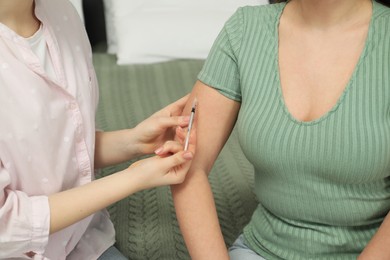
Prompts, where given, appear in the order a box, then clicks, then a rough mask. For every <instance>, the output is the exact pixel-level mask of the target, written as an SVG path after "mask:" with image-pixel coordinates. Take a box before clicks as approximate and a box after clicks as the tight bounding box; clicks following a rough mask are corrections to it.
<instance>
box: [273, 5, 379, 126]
mask: <svg viewBox="0 0 390 260" xmlns="http://www.w3.org/2000/svg"><path fill="white" fill-rule="evenodd" d="M285 6H286V3H282V4H281V8H280V10H279V14H278V16H277V17H276V22H275V24H274V33H273V35H274V37H275V38H274V40H275V42H276V48H275V59H276V60H275V63H274V64H275V73H276V81H277V86H278V95H279V100H280V104H281V105H282V107H283V110H284V112H285V114H286V115H287V116H288V117H289V119H290V120H291V121H293V122H294V123H296V124H300V125H314V124H318V123H320V122H322V121H324V120H325V119H327V118H328V117H329V116H330V115H331V114H333V113H334V112H335V111H336V110H337V109H338V107H339V106H340V104H341V103H342V102H343V100H344V98H345V96H346V95H347V93H348V92H349V90H350V89H351V87H352V83H353V81H354V79H355V78H356V74H357V72H358V71H359V68H360V66H361V63H362V62H363V60H364V57H365V56H366V55H367V53H368V50H369V46H370V44H371V38H372V33H373V20H374V15H375V10H376V6H375V1H372V14H371V18H370V22H369V26H368V32H367V36H366V39H365V43H364V47H363V49H362V51H361V53H360V56H359V58H358V61H357V63H356V64H355V67H354V69H353V72H352V74H351V76H350V78H349V80H348V82H347V84H346V85H345V87H344V90H343V92H342V93H341V95H340V97H339V98H338V100H337V102H336V103H335V104H334V105H333V106H332V107H331V108H330V109H329V110H328V111H327V112H325V113H324V114H322V115H321V116H320V117H318V118H315V119H313V120H310V121H302V120H299V119H297V118H295V117H294V116H293V115H292V114H291V112H290V111H289V109H288V107H287V105H286V102H285V100H284V96H283V91H282V84H281V75H280V66H279V24H280V18H281V16H282V14H283V11H284V8H285Z"/></svg>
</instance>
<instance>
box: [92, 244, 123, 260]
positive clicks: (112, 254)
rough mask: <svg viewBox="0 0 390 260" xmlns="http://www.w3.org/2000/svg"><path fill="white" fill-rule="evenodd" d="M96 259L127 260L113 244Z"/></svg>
mask: <svg viewBox="0 0 390 260" xmlns="http://www.w3.org/2000/svg"><path fill="white" fill-rule="evenodd" d="M97 260H128V259H127V258H126V257H125V256H124V255H122V253H121V252H120V251H119V250H118V249H116V247H115V246H112V247H109V248H108V249H107V250H106V251H104V253H103V254H102V255H101V256H99V258H98V259H97Z"/></svg>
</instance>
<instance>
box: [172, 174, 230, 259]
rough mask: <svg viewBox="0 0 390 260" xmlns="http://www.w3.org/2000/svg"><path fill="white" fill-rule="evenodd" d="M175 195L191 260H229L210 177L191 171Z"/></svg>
mask: <svg viewBox="0 0 390 260" xmlns="http://www.w3.org/2000/svg"><path fill="white" fill-rule="evenodd" d="M172 195H173V199H174V203H175V208H176V214H177V218H178V221H179V225H180V229H181V232H182V234H183V237H184V240H185V242H186V245H187V248H188V250H189V253H190V255H191V259H193V260H197V259H200V260H202V259H218V260H223V259H229V256H228V254H227V249H226V245H225V242H224V240H223V236H222V232H221V228H220V225H219V221H218V216H217V212H216V208H215V203H214V199H213V194H212V191H211V187H210V184H209V182H208V178H207V174H206V173H205V172H202V171H192V172H191V171H190V172H189V173H188V175H187V177H186V181H185V182H184V183H183V184H181V185H176V186H172Z"/></svg>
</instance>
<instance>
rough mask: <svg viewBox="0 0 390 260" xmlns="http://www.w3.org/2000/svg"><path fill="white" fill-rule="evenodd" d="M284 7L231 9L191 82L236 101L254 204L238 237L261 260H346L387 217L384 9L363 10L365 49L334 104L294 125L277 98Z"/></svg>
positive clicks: (389, 74)
mask: <svg viewBox="0 0 390 260" xmlns="http://www.w3.org/2000/svg"><path fill="white" fill-rule="evenodd" d="M284 6H285V3H281V4H273V5H267V6H259V7H245V8H241V9H239V10H238V11H237V12H236V14H235V15H233V17H232V18H231V19H230V20H229V21H228V22H227V23H226V24H225V27H224V29H223V30H222V32H221V33H220V35H219V36H218V39H217V40H216V42H215V44H214V46H213V48H212V50H211V52H210V55H209V57H208V59H207V61H206V63H205V66H204V67H203V69H202V71H201V73H200V74H199V79H200V80H201V81H202V82H204V83H205V84H207V85H209V86H212V87H214V88H216V89H217V90H219V91H220V93H222V94H223V95H225V96H227V97H229V98H231V99H234V100H237V101H240V102H241V109H240V113H239V118H238V121H237V128H238V134H239V140H240V144H241V146H242V149H243V151H244V153H245V155H246V157H247V158H248V159H249V161H250V162H251V163H252V164H253V165H254V167H255V192H256V195H257V198H258V200H259V205H258V207H257V209H256V211H255V213H254V214H253V216H252V220H251V222H250V223H249V224H248V225H247V226H246V227H245V229H244V235H245V239H246V240H247V242H248V244H249V246H250V247H251V248H252V249H253V250H255V251H256V252H257V253H259V254H260V255H262V256H263V257H265V258H266V259H300V260H301V259H356V256H357V255H358V254H359V253H360V252H361V250H362V249H363V248H364V247H365V245H366V244H367V243H368V241H369V240H370V238H371V237H372V236H373V234H374V233H375V232H376V230H377V229H378V227H379V225H380V224H381V222H382V221H383V218H384V217H385V215H386V214H387V213H388V211H389V209H390V180H389V177H388V176H389V174H390V114H389V112H390V111H389V108H390V107H389V105H390V102H389V101H390V9H389V8H387V7H384V6H383V5H381V4H379V3H377V2H373V16H372V19H371V24H370V28H369V33H368V37H367V40H366V45H365V47H364V50H363V52H362V54H361V57H360V60H359V62H358V64H357V65H356V67H355V71H354V73H353V75H352V77H351V79H350V81H349V83H348V85H347V86H346V88H345V91H344V93H343V94H342V95H341V97H340V98H339V100H338V102H337V104H335V105H334V107H333V108H332V109H331V110H330V111H329V112H328V113H326V114H325V115H323V116H322V117H321V118H319V119H317V120H314V121H311V122H300V121H297V120H295V119H294V118H293V117H292V116H291V115H290V114H289V112H288V110H287V108H286V106H285V104H284V101H283V96H282V93H281V87H280V80H279V71H278V24H279V19H280V15H281V13H282V11H283V8H284Z"/></svg>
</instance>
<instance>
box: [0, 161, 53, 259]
mask: <svg viewBox="0 0 390 260" xmlns="http://www.w3.org/2000/svg"><path fill="white" fill-rule="evenodd" d="M10 180H11V178H10V174H9V172H8V171H7V170H6V169H5V168H4V166H3V164H2V163H1V161H0V259H4V258H7V259H8V258H13V257H15V258H16V257H23V258H25V257H26V255H24V254H25V253H27V252H35V253H37V254H42V253H43V252H44V250H45V247H46V245H47V243H48V239H49V229H50V209H49V202H48V197H47V196H28V195H27V194H26V193H24V192H21V191H17V190H10V189H9V184H10Z"/></svg>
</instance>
